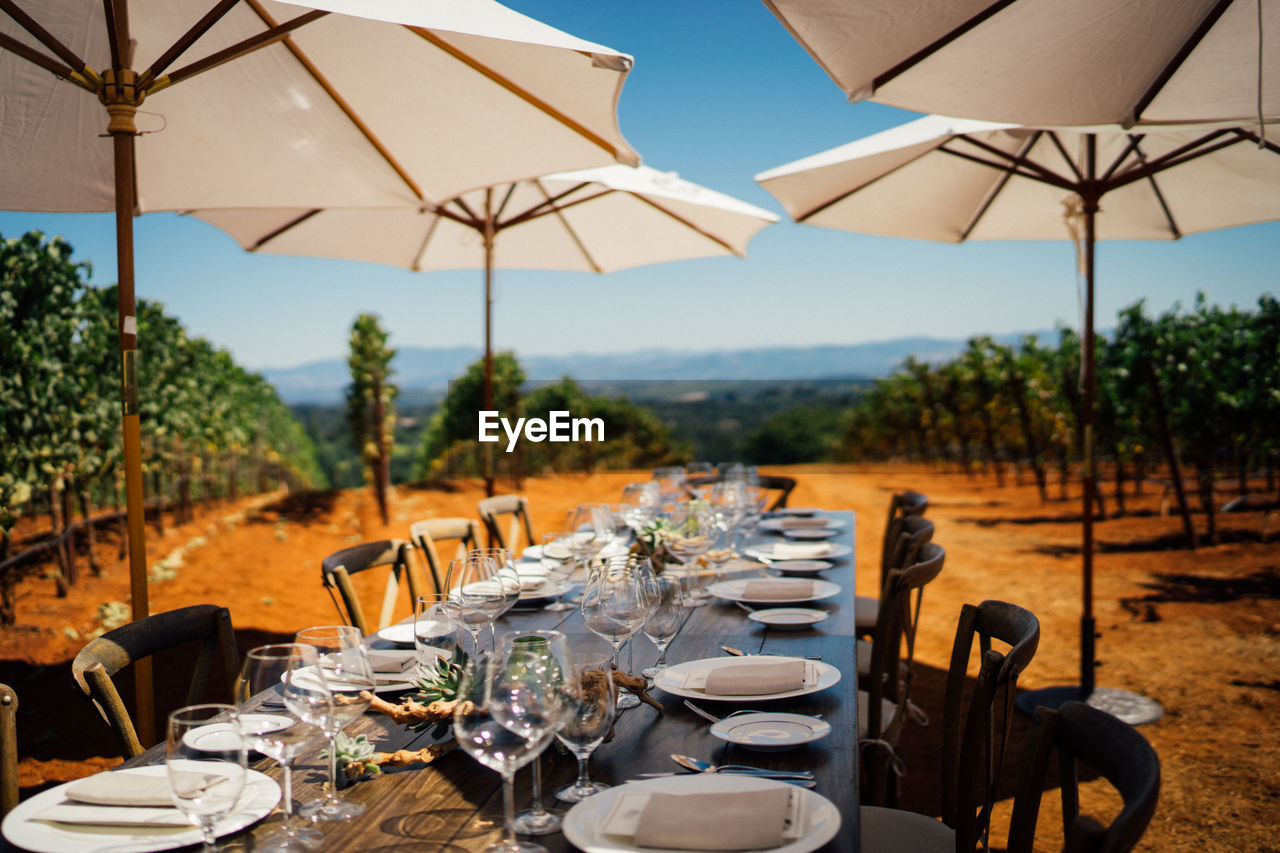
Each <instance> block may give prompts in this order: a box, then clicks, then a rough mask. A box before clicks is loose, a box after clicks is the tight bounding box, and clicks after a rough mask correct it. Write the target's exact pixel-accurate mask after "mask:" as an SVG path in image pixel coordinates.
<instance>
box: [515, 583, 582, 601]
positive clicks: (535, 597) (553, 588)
mask: <svg viewBox="0 0 1280 853" xmlns="http://www.w3.org/2000/svg"><path fill="white" fill-rule="evenodd" d="M572 587H573V584H572V583H570V582H569V581H567V580H565V581H560V583H555V582H554V581H547V582H546V583H544V584H543V585H542V586H540V587H536V588H535V589H522V590H520V600H521V601H542V600H543V599H545V598H559V597H560V596H562V595H564V594H565V593H566V592H568V591H569V590H570V589H571V588H572Z"/></svg>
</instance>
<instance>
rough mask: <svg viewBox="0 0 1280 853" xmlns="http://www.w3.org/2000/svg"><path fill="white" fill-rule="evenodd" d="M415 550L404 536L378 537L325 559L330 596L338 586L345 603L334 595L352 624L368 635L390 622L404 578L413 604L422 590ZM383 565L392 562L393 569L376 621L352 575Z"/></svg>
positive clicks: (322, 566) (324, 577) (322, 572)
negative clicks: (367, 615)
mask: <svg viewBox="0 0 1280 853" xmlns="http://www.w3.org/2000/svg"><path fill="white" fill-rule="evenodd" d="M412 550H413V545H412V544H411V543H409V542H408V541H406V540H404V539H378V540H375V541H373V542H362V543H360V544H359V545H352V546H351V547H350V548H343V549H342V550H341V551H334V552H333V553H332V554H330V555H329V556H327V557H325V558H324V560H323V561H321V563H320V576H321V579H322V580H323V582H324V585H325V588H326V589H328V590H329V595H330V596H333V590H334V589H337V590H338V592H339V594H340V595H341V596H342V602H341V603H339V602H338V599H337V598H334V601H333V603H334V605H335V606H336V607H337V608H338V613H339V614H341V616H342V618H343V619H345V620H346V623H347V624H348V625H354V626H355V627H357V628H359V629H360V633H361V634H365V635H368V634H370V633H372V632H373V631H377V630H380V629H382V628H385V627H387V626H388V625H390V624H391V621H392V613H393V612H394V610H395V606H396V598H397V597H398V596H399V594H400V584H401V582H402V581H403V582H405V583H406V584H407V586H408V588H409V605H410V608H412V606H413V603H414V602H415V601H416V600H417V598H418V596H419V595H421V594H422V590H421V588H420V587H419V585H418V578H417V576H416V575H415V574H414V572H413V569H412V566H411V565H410V557H409V552H410V551H412ZM380 566H389V567H390V571H389V572H388V573H387V585H386V588H385V589H384V591H383V594H382V609H381V611H380V612H379V614H378V621H377V623H376V624H373V623H370V622H369V620H368V619H367V618H365V615H364V608H363V607H361V606H360V598H359V596H358V595H356V589H355V585H354V584H353V583H352V582H351V576H352V575H354V574H358V573H359V572H365V571H368V570H369V569H374V568H378V567H380Z"/></svg>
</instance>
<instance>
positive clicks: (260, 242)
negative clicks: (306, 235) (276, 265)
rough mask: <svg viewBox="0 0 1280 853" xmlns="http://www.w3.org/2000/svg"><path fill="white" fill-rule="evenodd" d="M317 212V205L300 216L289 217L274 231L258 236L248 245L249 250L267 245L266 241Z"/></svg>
mask: <svg viewBox="0 0 1280 853" xmlns="http://www.w3.org/2000/svg"><path fill="white" fill-rule="evenodd" d="M317 213H320V208H318V207H317V208H315V209H313V210H308V211H307V212H306V213H304V214H302V215H301V216H298V217H295V218H294V219H291V220H290V221H288V222H286V223H285V224H284V225H281V226H280V227H279V228H277V229H276V230H274V231H272V232H271V233H269V234H267V235H266V236H264V237H262V238H260V239H259V240H258V242H256V243H254V244H253V245H252V246H250V247H249V251H250V252H256V251H258V250H259V249H261V248H262V247H263V246H265V245H267V244H268V243H270V242H271V241H272V240H274V239H275V238H277V237H279V236H280V235H281V234H283V233H285V232H286V231H289V230H292V229H293V228H295V227H296V226H298V225H301V224H302V223H304V222H306V221H307V220H308V219H310V218H311V217H313V216H315V215H316V214H317Z"/></svg>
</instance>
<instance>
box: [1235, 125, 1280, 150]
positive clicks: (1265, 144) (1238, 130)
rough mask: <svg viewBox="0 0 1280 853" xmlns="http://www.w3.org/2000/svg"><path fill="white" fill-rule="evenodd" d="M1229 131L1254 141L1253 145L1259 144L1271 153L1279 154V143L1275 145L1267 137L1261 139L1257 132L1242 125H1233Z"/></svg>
mask: <svg viewBox="0 0 1280 853" xmlns="http://www.w3.org/2000/svg"><path fill="white" fill-rule="evenodd" d="M1231 132H1232V133H1235V134H1236V135H1237V136H1242V137H1244V138H1245V139H1247V140H1248V141H1250V142H1252V143H1254V144H1255V145H1259V146H1261V147H1263V148H1265V149H1267V150H1268V151H1270V152H1271V153H1272V154H1280V145H1276V144H1275V143H1274V142H1272V141H1271V140H1269V139H1263V138H1262V137H1260V136H1258V134H1256V133H1254V132H1253V131H1251V130H1247V129H1245V128H1243V127H1234V128H1232V129H1231Z"/></svg>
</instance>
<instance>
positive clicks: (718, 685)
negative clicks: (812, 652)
mask: <svg viewBox="0 0 1280 853" xmlns="http://www.w3.org/2000/svg"><path fill="white" fill-rule="evenodd" d="M804 674H805V662H804V661H803V660H800V659H798V658H796V659H792V660H783V661H779V662H778V663H764V664H745V663H743V664H730V665H728V666H719V667H716V668H715V669H713V670H711V671H710V672H708V673H707V675H706V682H705V684H704V685H703V687H702V689H703V691H704V692H705V693H706V694H707V695H708V696H764V695H768V694H772V693H790V692H791V691H793V690H799V689H800V688H802V687H804Z"/></svg>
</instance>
